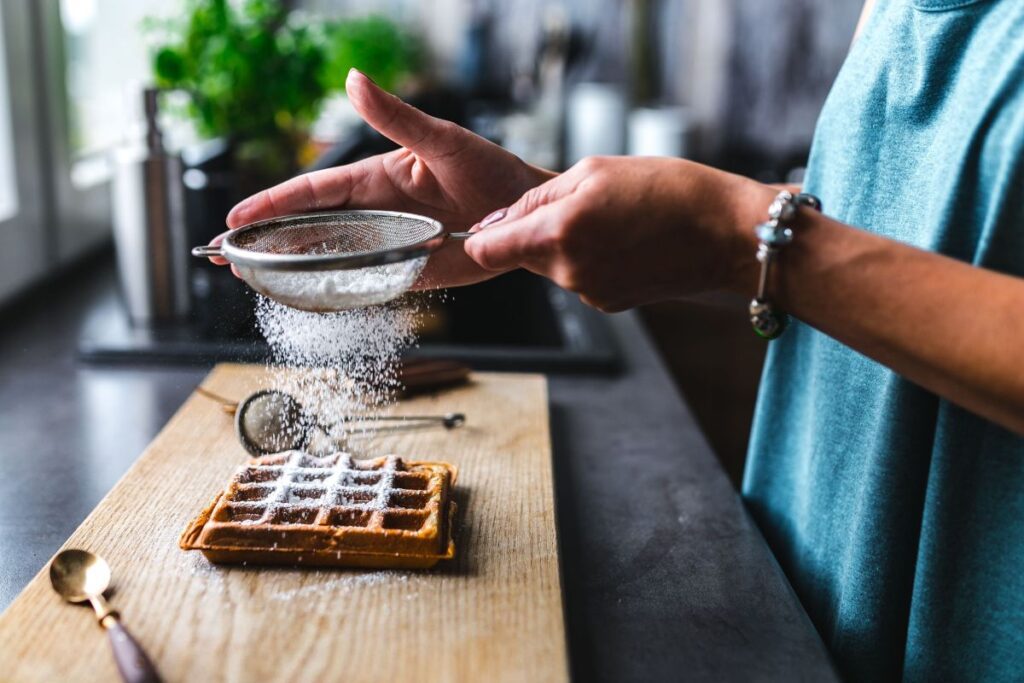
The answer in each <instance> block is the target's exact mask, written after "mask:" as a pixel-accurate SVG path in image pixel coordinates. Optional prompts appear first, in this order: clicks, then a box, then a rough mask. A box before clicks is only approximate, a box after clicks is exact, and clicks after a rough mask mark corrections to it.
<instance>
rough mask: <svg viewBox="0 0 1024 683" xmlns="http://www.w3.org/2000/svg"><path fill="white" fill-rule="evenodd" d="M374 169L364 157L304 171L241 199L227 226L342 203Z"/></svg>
mask: <svg viewBox="0 0 1024 683" xmlns="http://www.w3.org/2000/svg"><path fill="white" fill-rule="evenodd" d="M372 172H373V171H372V168H371V167H370V166H369V165H368V164H367V163H366V162H362V161H361V162H358V163H355V164H350V165H348V166H340V167H338V168H325V169H323V170H321V171H313V172H312V173H305V174H303V175H300V176H298V177H296V178H292V179H291V180H287V181H285V182H283V183H281V184H280V185H275V186H274V187H271V188H268V189H266V190H262V191H260V192H257V193H256V194H254V195H252V196H251V197H249V198H248V199H245V200H243V201H242V202H240V203H239V204H238V205H237V206H235V208H233V209H231V211H230V212H229V213H228V217H227V224H228V227H229V228H231V229H234V228H239V227H241V226H243V225H248V224H249V223H255V222H256V221H262V220H266V219H268V218H274V217H276V216H285V215H287V214H290V213H305V212H307V211H319V210H320V209H327V208H331V207H338V206H342V205H344V204H345V203H347V202H348V201H349V199H350V198H351V196H352V188H353V187H354V186H355V184H356V181H357V179H358V178H361V177H363V176H366V175H367V174H370V173H372Z"/></svg>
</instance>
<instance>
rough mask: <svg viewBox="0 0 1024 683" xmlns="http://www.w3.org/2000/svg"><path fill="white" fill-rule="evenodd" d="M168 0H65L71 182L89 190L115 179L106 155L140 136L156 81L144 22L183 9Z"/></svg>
mask: <svg viewBox="0 0 1024 683" xmlns="http://www.w3.org/2000/svg"><path fill="white" fill-rule="evenodd" d="M180 5H181V3H180V2H167V0H61V1H60V21H61V25H62V27H63V39H64V57H65V71H64V80H65V84H66V87H67V106H68V113H67V126H68V131H67V135H68V151H69V153H70V155H71V167H70V173H71V181H72V183H73V185H74V186H75V187H78V188H86V187H89V186H91V185H94V184H96V183H98V182H102V181H104V180H106V179H107V177H108V176H109V171H108V169H107V165H106V152H107V151H108V150H110V149H111V148H112V147H114V146H115V145H117V144H119V143H121V142H124V141H125V137H126V136H128V135H137V134H140V128H141V126H142V105H141V98H142V94H141V93H142V89H143V87H144V85H145V84H146V83H147V82H148V81H149V80H150V65H149V52H148V49H147V45H146V38H145V34H144V32H143V31H142V23H143V20H144V19H145V18H146V17H148V16H157V17H161V16H167V15H168V13H169V12H174V11H175V10H178V9H180Z"/></svg>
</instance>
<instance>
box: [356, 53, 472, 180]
mask: <svg viewBox="0 0 1024 683" xmlns="http://www.w3.org/2000/svg"><path fill="white" fill-rule="evenodd" d="M345 91H346V92H347V93H348V97H349V100H350V101H351V102H352V106H354V107H355V109H356V112H358V113H359V115H360V116H361V117H363V120H364V121H366V123H368V124H369V125H370V127H372V128H373V129H374V130H376V131H377V132H378V133H380V134H381V135H383V136H384V137H386V138H388V139H389V140H392V141H393V142H395V143H397V144H399V145H401V146H402V147H405V148H406V149H408V150H409V151H410V152H412V153H414V154H416V155H417V156H420V157H423V158H424V159H428V160H429V159H431V158H435V157H439V156H445V155H448V154H452V153H454V152H456V151H459V150H460V149H461V148H462V146H463V144H462V143H463V140H462V132H463V129H462V128H461V127H459V126H457V125H455V124H454V123H452V122H451V121H444V120H442V119H438V118H434V117H433V116H429V115H428V114H424V113H423V112H422V111H420V110H419V109H417V108H416V107H413V106H411V105H409V104H406V103H405V102H403V101H402V100H401V99H399V98H398V97H395V96H394V95H392V94H391V93H388V92H386V91H384V90H382V89H381V88H380V87H379V86H378V85H377V84H376V83H374V82H373V81H371V80H370V78H369V77H368V76H367V75H366V74H364V73H363V72H361V71H359V70H358V69H350V70H349V72H348V78H346V79H345Z"/></svg>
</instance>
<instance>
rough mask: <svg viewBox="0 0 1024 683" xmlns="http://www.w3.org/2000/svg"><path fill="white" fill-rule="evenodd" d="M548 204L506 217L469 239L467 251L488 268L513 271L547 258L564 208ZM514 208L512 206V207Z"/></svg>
mask: <svg viewBox="0 0 1024 683" xmlns="http://www.w3.org/2000/svg"><path fill="white" fill-rule="evenodd" d="M562 208H563V207H561V206H559V205H558V203H556V204H546V205H544V206H541V207H540V208H538V209H536V210H535V211H531V212H530V213H528V214H525V215H523V216H521V217H520V218H515V217H511V218H510V217H506V218H505V219H504V220H501V221H500V222H496V223H494V224H492V225H491V226H490V227H484V228H482V229H479V230H478V231H477V232H476V233H475V234H474V235H473V236H472V237H470V238H469V239H468V240H466V253H467V254H469V256H470V258H472V259H473V260H474V261H476V262H477V263H478V264H479V265H480V267H481V268H484V269H486V270H496V271H497V270H510V269H512V268H518V267H520V266H523V265H526V264H529V263H534V262H538V261H547V260H548V259H549V258H550V257H551V255H552V252H553V248H554V247H555V244H554V242H555V241H556V240H555V236H556V235H557V234H558V231H559V227H558V226H559V224H560V221H561V213H562V211H561V209H562ZM510 210H511V209H510Z"/></svg>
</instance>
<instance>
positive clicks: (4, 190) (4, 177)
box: [0, 13, 18, 222]
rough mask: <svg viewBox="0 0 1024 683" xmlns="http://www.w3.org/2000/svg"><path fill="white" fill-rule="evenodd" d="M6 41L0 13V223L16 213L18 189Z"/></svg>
mask: <svg viewBox="0 0 1024 683" xmlns="http://www.w3.org/2000/svg"><path fill="white" fill-rule="evenodd" d="M6 47H7V46H6V41H5V40H4V27H3V14H2V13H0V222H2V221H4V220H7V219H9V218H11V217H13V216H14V215H15V214H16V213H17V212H18V187H17V185H16V184H15V179H14V138H13V136H12V133H11V100H10V88H9V87H8V84H7V57H6Z"/></svg>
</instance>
